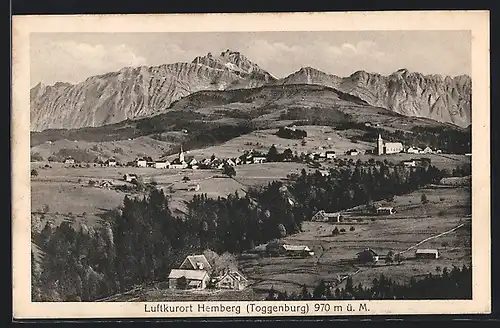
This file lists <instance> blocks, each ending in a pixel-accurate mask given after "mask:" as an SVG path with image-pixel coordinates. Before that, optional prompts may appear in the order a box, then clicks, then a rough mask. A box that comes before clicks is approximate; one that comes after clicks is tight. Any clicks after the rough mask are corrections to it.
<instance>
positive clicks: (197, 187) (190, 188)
mask: <svg viewBox="0 0 500 328" xmlns="http://www.w3.org/2000/svg"><path fill="white" fill-rule="evenodd" d="M199 190H200V185H199V184H190V185H189V186H188V191H199Z"/></svg>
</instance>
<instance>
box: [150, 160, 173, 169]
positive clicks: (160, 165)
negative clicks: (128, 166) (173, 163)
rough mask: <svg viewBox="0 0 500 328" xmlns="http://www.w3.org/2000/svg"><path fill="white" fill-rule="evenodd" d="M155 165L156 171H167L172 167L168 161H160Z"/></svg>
mask: <svg viewBox="0 0 500 328" xmlns="http://www.w3.org/2000/svg"><path fill="white" fill-rule="evenodd" d="M154 165H155V166H154V167H155V168H156V169H166V168H168V167H169V166H170V162H169V161H167V160H158V161H156V162H155V164H154Z"/></svg>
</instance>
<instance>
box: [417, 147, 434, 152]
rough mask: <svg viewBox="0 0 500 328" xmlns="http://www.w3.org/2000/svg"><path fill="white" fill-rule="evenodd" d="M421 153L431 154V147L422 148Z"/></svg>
mask: <svg viewBox="0 0 500 328" xmlns="http://www.w3.org/2000/svg"><path fill="white" fill-rule="evenodd" d="M420 153H421V154H432V153H433V151H432V148H431V147H425V148H424V150H422V151H421V152H420Z"/></svg>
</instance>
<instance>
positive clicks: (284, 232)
mask: <svg viewBox="0 0 500 328" xmlns="http://www.w3.org/2000/svg"><path fill="white" fill-rule="evenodd" d="M278 230H279V232H280V236H281V237H286V228H285V226H284V225H283V224H281V223H280V224H279V225H278Z"/></svg>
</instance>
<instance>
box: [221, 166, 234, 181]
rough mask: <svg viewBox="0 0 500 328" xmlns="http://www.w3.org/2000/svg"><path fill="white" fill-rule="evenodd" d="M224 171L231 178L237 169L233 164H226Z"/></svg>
mask: <svg viewBox="0 0 500 328" xmlns="http://www.w3.org/2000/svg"><path fill="white" fill-rule="evenodd" d="M222 173H223V174H225V175H227V176H228V177H229V178H232V177H234V176H235V175H236V170H235V169H234V167H232V166H231V165H227V164H225V165H224V167H223V168H222Z"/></svg>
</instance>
